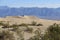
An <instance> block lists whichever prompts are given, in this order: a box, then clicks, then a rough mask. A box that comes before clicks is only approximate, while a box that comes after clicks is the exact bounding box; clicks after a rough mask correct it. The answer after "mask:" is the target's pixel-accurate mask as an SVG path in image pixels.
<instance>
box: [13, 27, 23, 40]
mask: <svg viewBox="0 0 60 40" xmlns="http://www.w3.org/2000/svg"><path fill="white" fill-rule="evenodd" d="M13 31H14V32H16V33H17V35H18V36H19V40H24V37H23V35H24V31H23V30H21V29H20V28H19V27H16V28H13Z"/></svg>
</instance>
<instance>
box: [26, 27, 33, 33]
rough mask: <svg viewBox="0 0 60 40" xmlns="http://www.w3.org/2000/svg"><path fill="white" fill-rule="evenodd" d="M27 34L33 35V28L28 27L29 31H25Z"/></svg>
mask: <svg viewBox="0 0 60 40" xmlns="http://www.w3.org/2000/svg"><path fill="white" fill-rule="evenodd" d="M25 31H26V32H29V33H32V32H33V28H31V27H27V29H26V30H25Z"/></svg>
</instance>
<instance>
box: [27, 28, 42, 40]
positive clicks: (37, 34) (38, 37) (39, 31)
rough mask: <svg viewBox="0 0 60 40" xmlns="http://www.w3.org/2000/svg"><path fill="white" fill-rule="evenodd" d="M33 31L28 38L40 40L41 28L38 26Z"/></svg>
mask: <svg viewBox="0 0 60 40" xmlns="http://www.w3.org/2000/svg"><path fill="white" fill-rule="evenodd" d="M34 33H35V35H34V36H33V37H31V38H30V39H28V40H41V30H40V29H39V28H38V29H37V30H36V31H35V32H34Z"/></svg>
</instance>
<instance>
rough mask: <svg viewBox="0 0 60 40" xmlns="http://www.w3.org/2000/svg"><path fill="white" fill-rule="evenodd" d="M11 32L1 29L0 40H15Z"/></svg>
mask: <svg viewBox="0 0 60 40" xmlns="http://www.w3.org/2000/svg"><path fill="white" fill-rule="evenodd" d="M13 34H14V33H13V32H10V31H9V30H3V31H2V32H0V39H1V40H15V37H14V36H13Z"/></svg>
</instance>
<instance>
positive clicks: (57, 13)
mask: <svg viewBox="0 0 60 40" xmlns="http://www.w3.org/2000/svg"><path fill="white" fill-rule="evenodd" d="M18 15H34V16H37V17H40V18H44V19H56V20H60V8H38V7H31V8H27V7H20V8H10V7H7V6H0V17H4V16H18Z"/></svg>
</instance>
